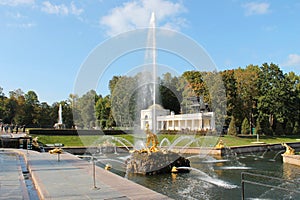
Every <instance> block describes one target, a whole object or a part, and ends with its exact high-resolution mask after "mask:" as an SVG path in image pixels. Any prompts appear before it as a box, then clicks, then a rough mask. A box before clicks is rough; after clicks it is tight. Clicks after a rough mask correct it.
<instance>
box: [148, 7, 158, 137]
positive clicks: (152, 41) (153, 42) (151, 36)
mask: <svg viewBox="0 0 300 200" xmlns="http://www.w3.org/2000/svg"><path fill="white" fill-rule="evenodd" d="M155 27H156V22H155V13H154V12H152V13H151V18H150V24H149V28H150V30H149V35H148V43H150V44H148V46H150V48H151V59H152V63H151V64H152V70H153V71H152V76H153V94H152V98H153V109H152V129H153V132H154V133H156V106H155V105H156V91H157V88H156V87H157V77H156V76H157V72H156V71H157V66H156V31H155Z"/></svg>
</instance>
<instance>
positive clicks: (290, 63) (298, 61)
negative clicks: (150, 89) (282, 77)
mask: <svg viewBox="0 0 300 200" xmlns="http://www.w3.org/2000/svg"><path fill="white" fill-rule="evenodd" d="M282 65H283V66H286V67H300V55H298V54H290V55H289V56H288V59H287V61H286V62H285V63H283V64H282Z"/></svg>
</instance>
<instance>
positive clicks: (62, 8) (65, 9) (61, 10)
mask: <svg viewBox="0 0 300 200" xmlns="http://www.w3.org/2000/svg"><path fill="white" fill-rule="evenodd" d="M42 4H43V7H42V9H41V10H42V11H43V12H45V13H48V14H56V15H69V14H72V15H80V14H81V13H82V12H83V9H79V8H77V7H76V6H75V4H74V2H71V4H70V6H66V5H65V4H60V5H55V4H51V3H50V2H49V1H44V2H43V3H42Z"/></svg>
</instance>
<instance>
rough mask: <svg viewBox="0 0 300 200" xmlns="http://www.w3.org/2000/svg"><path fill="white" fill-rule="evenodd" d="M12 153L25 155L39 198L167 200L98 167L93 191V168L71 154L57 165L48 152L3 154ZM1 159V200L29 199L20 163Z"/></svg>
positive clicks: (65, 155) (54, 157)
mask: <svg viewBox="0 0 300 200" xmlns="http://www.w3.org/2000/svg"><path fill="white" fill-rule="evenodd" d="M13 151H14V152H17V153H19V154H23V155H24V157H25V160H26V161H27V163H28V169H29V171H30V173H31V176H32V179H33V182H34V183H35V185H36V188H37V191H38V193H39V195H40V198H41V199H51V200H52V199H78V200H79V199H122V200H123V199H157V200H158V199H159V200H160V199H170V198H168V197H166V196H164V195H162V194H159V193H157V192H154V191H152V190H150V189H148V188H145V187H143V186H141V185H138V184H136V183H134V182H131V181H129V180H127V179H125V178H122V177H120V176H118V175H115V174H113V173H111V172H109V171H106V170H104V169H102V168H100V167H96V168H95V172H96V179H95V180H96V186H97V188H94V187H93V186H94V182H93V165H92V164H91V163H88V162H87V161H84V160H81V159H80V158H77V157H76V156H74V155H72V154H68V153H63V154H61V155H60V162H58V159H57V158H58V157H57V155H52V154H49V153H39V152H35V151H28V152H27V150H8V149H6V150H5V151H4V152H13ZM0 152H1V150H0ZM2 152H3V151H2ZM1 157H2V156H1V155H0V165H1V174H0V178H1V179H0V183H1V185H0V186H1V187H0V199H26V198H28V196H27V197H26V195H24V189H23V185H24V184H22V180H21V179H22V178H20V177H22V176H21V175H22V172H21V169H20V163H19V161H18V160H17V159H9V162H7V159H4V162H1ZM20 173H21V174H20ZM3 177H6V178H5V179H2V178H3ZM2 180H3V181H2ZM20 180H21V181H20ZM20 182H21V183H20ZM3 184H4V185H5V187H4V186H2V185H3ZM12 191H14V192H12ZM20 194H22V195H20Z"/></svg>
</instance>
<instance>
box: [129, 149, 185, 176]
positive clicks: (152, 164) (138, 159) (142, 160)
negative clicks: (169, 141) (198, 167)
mask: <svg viewBox="0 0 300 200" xmlns="http://www.w3.org/2000/svg"><path fill="white" fill-rule="evenodd" d="M125 164H126V170H127V172H128V173H135V174H143V175H153V174H163V173H171V172H189V169H187V168H188V167H190V161H189V160H188V159H186V158H184V157H182V156H180V155H179V154H178V153H174V152H170V151H169V152H163V151H157V152H150V153H149V152H140V151H135V152H133V153H132V154H131V156H130V158H128V159H127V160H126V162H125ZM174 167H175V169H176V170H175V171H174ZM172 169H173V171H172Z"/></svg>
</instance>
